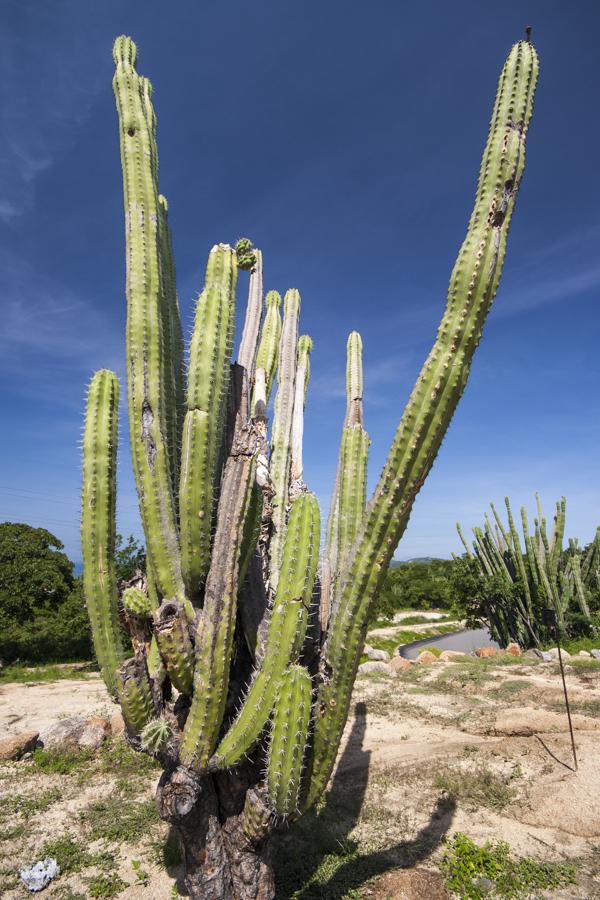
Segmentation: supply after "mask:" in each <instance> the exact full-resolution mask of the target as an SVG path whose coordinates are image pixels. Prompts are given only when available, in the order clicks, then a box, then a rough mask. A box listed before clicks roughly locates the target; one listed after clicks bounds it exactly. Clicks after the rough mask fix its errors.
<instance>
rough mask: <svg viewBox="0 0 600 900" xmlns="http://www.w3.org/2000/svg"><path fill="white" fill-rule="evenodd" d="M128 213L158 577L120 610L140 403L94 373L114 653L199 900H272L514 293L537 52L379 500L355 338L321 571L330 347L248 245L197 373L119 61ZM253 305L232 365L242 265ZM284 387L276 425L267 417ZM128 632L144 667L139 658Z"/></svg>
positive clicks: (222, 277)
mask: <svg viewBox="0 0 600 900" xmlns="http://www.w3.org/2000/svg"><path fill="white" fill-rule="evenodd" d="M114 60H115V65H116V71H115V77H114V91H115V95H116V100H117V110H118V117H119V137H120V145H121V160H122V166H123V187H124V198H125V234H126V259H127V284H126V294H127V330H126V369H127V379H128V410H129V431H130V442H131V448H132V458H133V469H134V473H135V479H136V485H137V491H138V496H139V503H140V512H141V518H142V523H143V527H144V532H145V535H146V547H147V559H148V566H147V573H146V577H145V578H142V579H138V581H137V582H136V584H134V585H130V586H129V587H128V588H127V590H125V591H124V592H123V594H122V596H121V597H119V594H118V589H117V584H116V579H115V573H114V567H113V551H114V542H115V498H116V482H115V474H116V454H117V411H118V402H119V386H118V382H117V378H116V376H115V375H114V374H113V373H112V372H109V371H106V370H102V371H100V372H97V373H96V375H95V376H94V378H93V379H92V382H91V385H90V388H89V394H88V404H87V416H86V424H85V438H84V462H83V500H82V546H83V557H84V566H85V574H84V581H85V595H86V602H87V606H88V610H89V616H90V620H91V623H92V630H93V637H94V646H95V649H96V654H97V657H98V661H99V664H100V667H101V671H102V674H103V677H104V679H105V681H106V684H107V687H108V689H109V691H110V692H111V694H112V695H113V697H114V698H115V699H116V700H118V702H119V703H120V704H121V709H122V712H123V718H124V720H125V724H126V733H127V738H128V740H129V742H130V744H131V745H132V746H133V747H135V748H136V749H138V750H140V751H143V752H146V753H151V754H154V755H155V756H156V757H158V758H159V759H160V760H161V762H162V763H163V766H164V773H163V776H162V778H161V780H160V783H159V786H158V791H157V802H158V808H159V810H160V814H161V816H162V817H163V818H164V819H166V820H167V821H169V822H171V823H172V824H173V825H174V826H175V827H176V829H177V831H178V833H179V835H180V837H181V841H182V846H183V851H184V861H185V870H186V883H187V889H188V891H189V894H190V896H191V897H194V898H196V897H205V898H242V900H245V898H248V900H250V898H259V897H260V898H269V897H272V896H273V893H274V886H273V873H272V869H271V864H270V848H269V837H270V835H271V834H272V832H273V830H274V828H276V827H277V826H280V825H281V824H289V823H290V822H292V821H293V820H294V819H295V818H297V817H298V816H300V815H302V814H303V813H304V812H305V811H306V810H307V809H308V808H309V807H310V806H311V805H312V804H314V803H315V801H316V800H317V799H318V798H319V797H320V796H321V794H322V793H323V791H324V790H325V788H326V786H327V783H328V781H329V778H330V775H331V773H332V770H333V767H334V764H335V759H336V754H337V751H338V747H339V743H340V738H341V734H342V730H343V728H344V724H345V722H346V717H347V714H348V707H349V703H350V695H351V692H352V687H353V684H354V679H355V675H356V671H357V667H358V663H359V660H360V655H361V651H362V647H363V643H364V639H365V634H366V629H367V623H368V621H369V612H370V609H371V606H372V604H373V602H374V601H375V599H376V597H377V592H378V590H379V587H380V584H381V581H382V578H383V576H384V574H385V571H386V568H387V566H388V564H389V561H390V559H391V557H392V554H393V553H394V550H395V548H396V546H397V544H398V541H399V540H400V538H401V536H402V534H403V532H404V529H405V528H406V525H407V522H408V518H409V515H410V512H411V509H412V505H413V502H414V499H415V497H416V495H417V493H418V491H419V489H420V487H421V485H422V484H423V482H424V480H425V478H426V477H427V474H428V472H429V470H430V469H431V466H432V465H433V461H434V459H435V457H436V455H437V452H438V450H439V448H440V445H441V443H442V439H443V437H444V434H445V432H446V429H447V428H448V425H449V423H450V420H451V418H452V415H453V413H454V410H455V408H456V405H457V403H458V401H459V399H460V397H461V394H462V392H463V390H464V387H465V384H466V381H467V377H468V374H469V368H470V364H471V359H472V357H473V354H474V352H475V349H476V347H477V344H478V343H479V339H480V337H481V332H482V328H483V324H484V321H485V318H486V315H487V313H488V310H489V308H490V305H491V303H492V300H493V298H494V295H495V293H496V288H497V286H498V282H499V279H500V272H501V268H502V263H503V260H504V253H505V246H506V239H507V235H508V229H509V225H510V221H511V217H512V213H513V209H514V204H515V200H516V196H517V192H518V189H519V185H520V183H521V177H522V174H523V167H524V161H525V156H524V150H525V139H526V135H527V130H528V127H529V122H530V118H531V114H532V104H533V96H534V91H535V84H536V79H537V72H538V62H537V56H536V53H535V50H534V49H533V47H532V46H531V44H530V43H529V42H528V41H521V42H519V43H518V44H516V45H515V46H514V47H513V48H512V50H511V51H510V54H509V56H508V59H507V60H506V63H505V65H504V68H503V69H502V74H501V76H500V83H499V86H498V92H497V95H496V101H495V105H494V109H493V113H492V120H491V126H490V132H489V137H488V142H487V145H486V148H485V153H484V157H483V163H482V166H481V172H480V177H479V183H478V186H477V194H476V200H475V207H474V210H473V214H472V216H471V219H470V222H469V227H468V230H467V235H466V238H465V240H464V243H463V245H462V247H461V249H460V252H459V255H458V259H457V262H456V265H455V267H454V270H453V272H452V276H451V280H450V287H449V291H448V300H447V306H446V310H445V313H444V316H443V318H442V321H441V325H440V328H439V331H438V335H437V338H436V340H435V342H434V344H433V347H432V350H431V352H430V354H429V356H428V357H427V360H426V361H425V364H424V366H423V368H422V370H421V372H420V374H419V376H418V378H417V381H416V384H415V387H414V389H413V392H412V394H411V397H410V399H409V402H408V405H407V407H406V409H405V411H404V414H403V416H402V419H401V421H400V424H399V427H398V430H397V432H396V436H395V438H394V442H393V445H392V447H391V450H390V453H389V456H388V459H387V462H386V464H385V466H384V469H383V472H382V474H381V477H380V479H379V483H378V484H377V487H376V488H375V491H374V494H373V496H372V497H371V499H370V500H369V502H368V503H367V502H366V471H367V454H368V446H369V438H368V435H367V432H366V431H365V428H364V423H363V406H362V396H363V380H362V359H361V356H362V344H361V339H360V336H359V335H358V334H357V333H356V332H353V333H352V334H351V335H350V337H349V340H348V365H347V379H346V388H347V410H346V417H345V420H344V424H343V429H342V439H341V446H340V454H339V462H338V470H337V479H336V484H335V490H334V492H333V502H332V507H331V511H330V514H329V521H328V524H327V530H326V545H325V549H324V552H323V554H322V557H321V559H320V560H319V546H320V533H321V523H320V513H319V505H318V503H317V499H316V497H315V496H314V494H312V493H311V492H310V490H309V489H308V487H307V486H306V483H305V481H304V469H303V462H302V433H303V421H304V407H305V403H306V398H307V388H308V383H309V377H310V353H311V349H312V341H311V340H310V338H308V337H307V336H300V335H299V330H298V320H299V313H300V294H299V293H298V291H297V290H295V289H290V290H288V291H287V293H286V294H285V298H284V301H283V317H282V315H281V297H280V295H279V294H278V293H277V292H275V291H271V292H270V293H268V294H267V296H266V309H263V306H264V305H265V304H264V303H263V260H262V254H261V252H260V250H258V249H256V248H253V247H252V245H251V243H250V241H248V240H246V239H244V240H243V241H240V242H238V244H237V246H236V248H232V247H230V246H229V245H227V244H217V245H215V246H214V247H213V248H212V250H211V251H210V254H209V257H208V263H207V267H206V277H205V282H204V288H203V290H202V292H201V294H200V296H199V298H198V301H197V306H196V316H195V324H194V330H193V334H192V338H191V344H190V348H189V362H188V366H187V377H186V370H185V367H184V361H183V360H184V350H183V341H182V335H181V324H180V318H179V306H178V301H177V293H176V288H175V266H174V263H173V254H172V248H171V238H170V232H169V225H168V222H167V202H166V200H165V198H164V197H163V196H162V195H161V194H160V193H159V187H158V153H157V145H156V117H155V114H154V109H153V106H152V91H151V86H150V83H149V81H148V80H147V79H146V78H144V77H142V76H140V75H138V73H137V71H136V47H135V44H134V43H133V41H131V40H130V38H127V37H119V38H117V40H116V42H115V45H114ZM240 268H243V269H248V270H249V272H250V278H249V293H248V303H247V307H246V313H245V320H244V327H243V335H242V339H241V344H240V350H239V355H238V360H237V362H236V363H234V364H233V365H232V364H231V353H232V344H233V332H234V319H235V303H236V284H237V278H238V270H239V269H240ZM275 381H276V383H277V390H276V394H275V403H274V415H273V423H272V428H271V430H270V432H269V428H268V421H267V410H268V405H269V398H270V395H271V391H272V388H273V386H274V384H275ZM119 619H121V620H122V621H123V622H125V624H126V625H127V628H128V630H129V633H130V635H131V641H132V648H133V649H132V650H131V649H130V650H126V649H125V648H124V647H123V645H122V641H121V637H120V634H121V631H120V629H119Z"/></svg>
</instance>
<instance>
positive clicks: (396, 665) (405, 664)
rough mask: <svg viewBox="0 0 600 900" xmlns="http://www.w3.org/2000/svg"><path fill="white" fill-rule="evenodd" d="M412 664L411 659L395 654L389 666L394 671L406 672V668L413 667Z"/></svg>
mask: <svg viewBox="0 0 600 900" xmlns="http://www.w3.org/2000/svg"><path fill="white" fill-rule="evenodd" d="M412 665H413V664H412V662H411V661H410V659H405V658H404V657H403V656H394V658H393V659H392V661H391V662H390V664H389V668H390V669H391V670H392V672H405V671H406V669H412Z"/></svg>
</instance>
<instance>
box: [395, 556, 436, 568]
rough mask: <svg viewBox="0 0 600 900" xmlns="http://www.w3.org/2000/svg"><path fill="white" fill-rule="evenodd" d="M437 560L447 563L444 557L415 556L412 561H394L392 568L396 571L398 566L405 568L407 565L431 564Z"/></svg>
mask: <svg viewBox="0 0 600 900" xmlns="http://www.w3.org/2000/svg"><path fill="white" fill-rule="evenodd" d="M437 559H439V560H440V561H441V562H447V560H445V559H444V558H443V557H442V556H413V558H412V559H393V560H392V561H391V563H390V567H391V568H392V569H395V568H396V567H397V566H405V565H407V563H430V562H433V561H434V560H437Z"/></svg>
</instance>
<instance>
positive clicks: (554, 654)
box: [545, 647, 571, 659]
mask: <svg viewBox="0 0 600 900" xmlns="http://www.w3.org/2000/svg"><path fill="white" fill-rule="evenodd" d="M545 652H546V653H549V654H550V656H551V658H552V659H558V647H552V648H551V649H550V650H546V651H545ZM560 652H561V654H562V658H563V659H570V658H571V654H570V653H567V651H566V650H563V648H562V647H561V648H560Z"/></svg>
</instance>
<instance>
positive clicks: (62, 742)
mask: <svg viewBox="0 0 600 900" xmlns="http://www.w3.org/2000/svg"><path fill="white" fill-rule="evenodd" d="M86 724H87V722H86V720H85V719H84V718H83V716H70V717H69V718H68V719H60V720H59V721H58V722H55V723H54V725H49V726H48V727H47V728H44V729H43V731H41V732H40V743H41V744H42V745H43V747H44V750H54V749H58V748H60V749H65V748H66V749H71V750H75V749H76V748H77V747H78V744H79V738H80V737H81V734H82V733H83V730H84V728H85V726H86Z"/></svg>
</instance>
